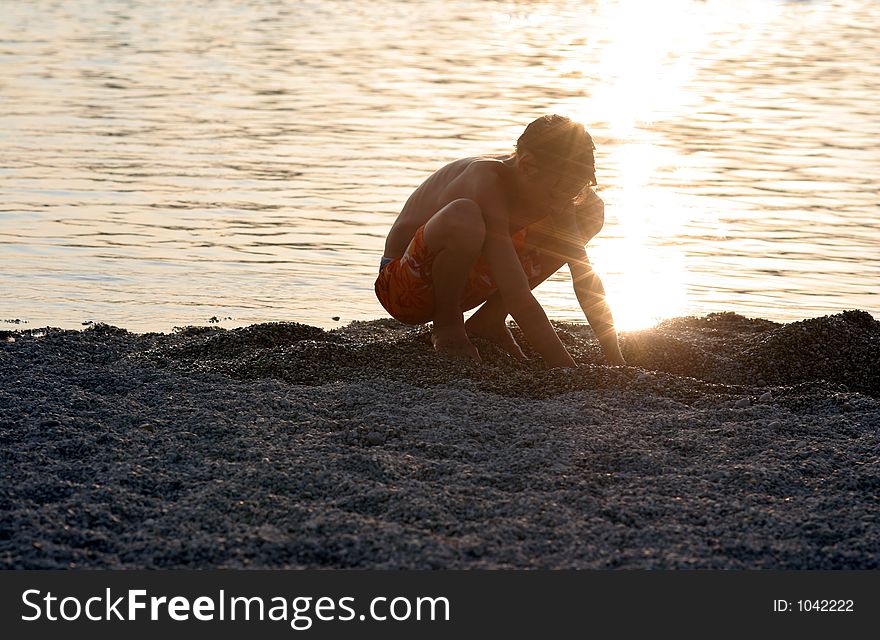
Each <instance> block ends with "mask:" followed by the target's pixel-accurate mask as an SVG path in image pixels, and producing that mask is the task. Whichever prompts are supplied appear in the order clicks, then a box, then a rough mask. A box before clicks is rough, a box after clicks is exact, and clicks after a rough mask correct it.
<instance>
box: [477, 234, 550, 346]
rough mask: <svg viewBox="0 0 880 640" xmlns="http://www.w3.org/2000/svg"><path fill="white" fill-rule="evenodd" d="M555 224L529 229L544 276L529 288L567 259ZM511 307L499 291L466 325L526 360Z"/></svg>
mask: <svg viewBox="0 0 880 640" xmlns="http://www.w3.org/2000/svg"><path fill="white" fill-rule="evenodd" d="M551 229H552V227H551V223H550V222H549V221H546V222H545V221H542V222H541V223H539V224H538V225H535V228H534V229H533V228H531V227H530V228H529V234H528V236H527V239H526V247H527V248H529V249H534V250H537V252H538V258H539V264H540V273H539V275H537V276H536V277H534V278H531V279H530V280H529V288H530V289H534V288H535V287H537V286H538V285H539V284H541V283H542V282H544V280H546V279H547V278H549V277H550V276H552V275H553V274H554V273H556V272H557V271H559V269H560V268H561V267H562V265H564V264H565V259H564V258H563V257H562V254H561V253H560V252H559V250H558V248H557V246H556V244H557V243H556V242H554V240H553V235H552V232H551ZM507 315H508V314H507V307H506V306H505V304H504V301H503V300H502V299H501V295H500V294H499V293H498V292H497V291H495V292H494V293H493V294H492V295H490V296H489V298H488V299H487V300H486V302H485V303H483V305H482V306H481V307H480V308H479V309H478V310H477V311H476V313H474V314H473V315H472V316H471V317H470V318H468V321H467V322H466V323H465V328H466V330H467V333H468V334H470V335H474V336H477V337H480V338H485V339H487V340H489V341H491V342H494V343H496V344H498V345H499V346H500V347H501V348H503V349H504V350H505V351H507V353H509V354H510V355H512V356H514V357H518V358H525V355H524V354H523V352H522V349H520V346H519V345H518V344H517V343H516V340H514V338H513V334H511V333H510V329H508V328H507Z"/></svg>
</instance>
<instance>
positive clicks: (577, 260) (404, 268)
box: [375, 115, 625, 367]
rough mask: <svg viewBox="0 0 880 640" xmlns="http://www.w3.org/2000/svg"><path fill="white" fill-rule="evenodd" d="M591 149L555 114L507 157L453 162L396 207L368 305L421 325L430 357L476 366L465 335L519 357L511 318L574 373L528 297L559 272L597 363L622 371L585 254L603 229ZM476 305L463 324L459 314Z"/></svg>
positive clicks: (550, 360) (586, 138) (578, 127)
mask: <svg viewBox="0 0 880 640" xmlns="http://www.w3.org/2000/svg"><path fill="white" fill-rule="evenodd" d="M593 149H595V146H594V145H593V140H592V138H591V137H590V135H589V134H588V133H587V131H586V130H585V129H584V126H583V125H582V124H580V123H578V122H574V121H572V120H570V119H569V118H566V117H564V116H558V115H552V116H543V117H541V118H538V119H537V120H535V121H534V122H532V123H531V124H530V125H529V126H528V127H526V129H525V131H524V132H523V134H522V135H521V136H520V137H519V140H517V143H516V150H515V153H513V154H510V155H504V156H495V157H479V158H464V159H462V160H457V161H455V162H453V163H451V164H448V165H446V166H445V167H443V168H442V169H440V170H438V171H436V172H435V173H434V174H433V175H431V176H430V177H429V178H428V179H427V180H425V182H423V183H422V185H421V186H420V187H419V188H418V189H416V190H415V191H414V192H413V194H412V195H411V196H410V197H409V199H408V200H407V201H406V204H405V205H404V207H403V210H402V211H401V212H400V215H399V216H398V217H397V220H396V221H395V222H394V225H393V226H392V227H391V231H390V232H389V233H388V238H387V240H386V242H385V254H384V256H383V257H382V261H381V266H380V268H379V277H378V278H377V279H376V285H375V289H376V296H377V297H378V298H379V302H381V303H382V306H383V307H385V309H386V310H387V311H388V313H390V314H391V315H392V316H393V317H395V318H396V319H398V320H400V321H401V322H406V323H408V324H422V323H425V322H428V321H432V322H433V323H434V324H433V330H432V334H431V337H432V342H433V344H434V349H435V350H436V351H437V352H440V353H447V354H449V355H453V356H464V357H468V358H472V359H474V360H476V361H478V362H479V360H480V356H479V353H478V352H477V350H476V348H475V347H474V346H473V344H471V341H470V340H469V339H468V334H470V335H473V336H479V337H482V338H486V339H489V340H491V341H493V342H495V343H496V344H498V345H500V346H501V347H502V348H503V349H504V350H505V351H507V353H509V354H510V355H512V356H514V357H518V358H524V357H525V356H524V355H523V352H522V350H521V349H520V347H519V345H518V344H517V343H516V341H515V340H514V338H513V335H512V334H511V333H510V330H509V329H508V328H507V324H506V322H505V321H506V319H507V315H508V314H510V315H511V316H513V319H514V320H515V321H516V323H517V325H519V328H520V329H521V330H522V332H523V335H525V337H526V339H527V340H528V341H529V342H530V343H531V344H532V346H533V347H534V348H535V350H536V351H537V352H538V353H539V354H541V356H542V357H543V359H544V361H545V362H546V363H547V365H548V366H550V367H574V366H575V363H574V360H572V358H571V355H569V353H568V351H566V349H565V347H564V346H563V344H562V342H561V341H560V340H559V337H558V336H557V335H556V332H555V331H554V329H553V327H552V325H551V324H550V321H549V320H548V319H547V315H546V314H545V313H544V310H543V309H542V308H541V305H540V304H539V303H538V301H537V300H536V299H535V297H534V296H533V295H532V292H531V289H533V288H534V287H536V286H538V285H539V284H540V283H541V282H543V281H544V280H546V279H547V278H548V277H550V276H551V275H552V274H553V273H555V272H556V271H557V270H558V269H559V268H560V267H561V266H562V265H563V264H564V263H568V265H569V269H570V270H571V276H572V282H573V285H574V291H575V295H576V296H577V299H578V302H579V303H580V306H581V308H582V309H583V310H584V314H585V315H586V317H587V320H588V321H589V323H590V326H591V327H592V328H593V331H594V332H595V333H596V336H597V337H598V339H599V343H600V344H601V345H602V351H603V353H604V354H605V358H606V359H607V360H608V362H609V363H610V364H612V365H622V364H625V362H624V360H623V356H622V355H621V353H620V348H619V347H618V344H617V332H616V331H615V329H614V321H613V319H612V317H611V311H610V310H609V308H608V305H607V303H606V301H605V290H604V288H603V286H602V282H601V280H600V279H599V276H598V275H596V273H595V272H594V271H593V269H592V267H591V265H590V262H589V260H588V259H587V254H586V253H585V251H584V245H585V244H586V243H587V242H588V241H589V240H590V239H591V238H592V237H593V236H595V235H596V234H597V233H598V232H599V230H600V229H601V228H602V225H603V224H604V204H603V202H602V200H601V199H599V197H598V196H597V195H596V194H595V193H594V192H593V190H592V189H591V188H590V187H591V186H593V185H595V184H596V174H595V164H594V159H593ZM483 302H485V304H483V306H482V307H481V308H480V309H479V310H478V311H477V312H476V313H475V314H474V315H473V316H472V317H471V318H470V319H469V320H468V321H467V322H464V317H463V315H462V313H463V312H464V311H467V310H468V309H472V308H474V307H476V306H477V305H479V304H481V303H483Z"/></svg>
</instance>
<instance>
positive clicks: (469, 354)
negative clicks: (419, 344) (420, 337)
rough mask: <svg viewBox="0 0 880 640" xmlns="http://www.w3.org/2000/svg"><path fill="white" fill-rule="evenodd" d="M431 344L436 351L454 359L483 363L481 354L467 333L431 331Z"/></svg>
mask: <svg viewBox="0 0 880 640" xmlns="http://www.w3.org/2000/svg"><path fill="white" fill-rule="evenodd" d="M431 342H432V343H433V344H434V351H436V352H437V353H443V354H445V355H448V356H452V357H453V358H466V359H468V360H473V361H474V362H481V360H480V352H479V351H477V348H476V347H475V346H474V345H473V344H472V343H471V341H470V340H468V337H467V334H465V333H461V334H459V333H453V334H450V333H442V332H437V331H433V330H432V331H431Z"/></svg>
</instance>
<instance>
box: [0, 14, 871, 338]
mask: <svg viewBox="0 0 880 640" xmlns="http://www.w3.org/2000/svg"><path fill="white" fill-rule="evenodd" d="M0 11H2V13H0V15H2V18H0V294H2V295H0V321H2V320H6V319H14V318H20V319H23V320H27V321H28V322H29V323H30V325H31V326H41V325H45V324H51V325H54V326H64V327H78V326H80V324H81V323H82V322H86V321H90V320H94V321H103V322H107V323H111V324H116V325H119V326H124V327H127V328H130V329H137V330H161V331H167V330H169V329H170V328H171V327H173V326H175V325H184V324H204V323H206V322H207V321H208V320H209V319H210V318H217V319H221V320H222V321H223V325H224V326H233V325H241V324H250V323H253V322H262V321H275V320H297V321H301V322H307V323H310V324H315V325H319V326H325V327H329V326H334V325H335V324H336V323H337V321H336V320H334V319H333V318H334V317H338V318H339V319H340V320H339V321H338V322H339V323H344V322H346V321H349V320H352V319H368V318H376V317H381V316H384V315H386V314H385V312H384V311H383V310H382V308H381V307H380V306H379V304H378V302H377V301H376V300H375V297H374V295H373V292H372V284H373V279H374V278H375V272H376V268H377V262H378V259H379V256H380V255H381V252H382V247H383V243H384V236H385V233H386V232H387V230H388V228H389V227H390V225H391V223H392V222H393V220H394V217H395V216H396V214H397V212H398V211H399V210H400V207H401V206H402V204H403V202H404V201H405V200H406V198H407V196H408V195H409V193H410V192H411V191H412V189H414V188H415V187H416V186H418V184H419V183H420V182H421V180H422V179H424V178H425V177H426V176H427V175H428V174H429V173H430V172H431V171H432V170H433V169H435V168H437V167H438V166H440V165H441V164H444V163H445V162H447V161H450V160H452V159H455V158H457V157H461V156H465V155H478V154H483V153H486V154H488V153H499V152H504V151H507V150H508V149H509V148H510V147H511V145H512V143H513V141H514V140H515V139H516V137H517V136H518V135H519V133H520V131H521V129H522V127H523V126H524V125H525V124H526V123H527V122H529V121H530V120H531V119H533V118H534V117H536V116H537V115H540V114H542V113H546V112H554V111H555V112H562V113H566V114H569V115H571V116H574V117H576V118H579V119H582V120H583V121H584V122H585V123H586V124H587V126H588V128H589V129H590V131H591V132H592V134H593V136H594V138H595V140H596V143H597V145H598V151H597V163H598V174H599V182H600V186H599V193H600V195H601V196H602V197H603V198H604V199H605V201H606V204H607V222H606V226H605V229H604V230H603V232H602V233H601V235H599V236H598V237H597V238H596V239H595V240H594V241H593V242H591V243H590V245H589V246H588V253H589V255H590V256H591V259H592V260H593V262H594V264H595V265H596V268H597V269H598V271H599V272H600V273H601V274H602V275H603V279H604V281H605V285H606V288H607V289H608V293H609V297H610V299H611V303H612V308H613V310H614V312H615V315H616V317H617V318H618V322H619V324H620V325H621V326H622V327H623V328H637V327H643V326H647V325H649V324H652V323H653V322H654V321H656V320H657V319H659V318H664V317H669V316H677V315H684V314H703V313H707V312H710V311H725V310H730V311H737V312H739V313H743V314H745V315H750V316H761V317H766V318H771V319H778V320H785V319H796V318H804V317H812V316H817V315H823V314H826V313H833V312H836V311H839V310H842V309H848V308H862V309H866V310H868V311H871V312H872V313H874V314H875V316H877V315H880V285H878V283H880V250H878V248H880V187H878V184H880V183H878V178H880V151H878V140H880V106H878V105H880V102H878V100H877V89H878V87H880V38H877V35H876V34H877V33H880V3H877V2H873V1H872V2H867V1H865V2H860V1H858V0H854V1H852V2H791V3H785V2H772V1H770V0H761V1H746V2H733V1H732V0H731V1H727V2H718V1H715V2H713V1H707V2H690V1H672V0H669V1H664V2H648V1H645V2H633V1H623V0H621V1H619V2H611V1H608V2H585V1H581V2H566V1H561V0H560V1H554V2H523V1H518V2H489V1H484V2H480V1H476V0H463V1H451V2H450V1H445V2H441V1H439V0H437V1H423V2H404V1H400V0H375V1H373V2H369V3H359V2H324V1H321V2H318V1H312V2H309V1H294V0H290V1H289V2H283V1H276V2H270V1H257V0H212V1H210V2H207V1H203V0H196V1H190V2H177V1H171V0H158V1H157V0H150V1H149V2H146V1H144V2H138V1H134V0H126V1H122V0H120V1H111V0H107V1H98V0H82V1H78V2H60V1H56V2H46V1H33V2H17V1H15V2H13V1H0ZM538 297H539V299H540V300H541V301H542V302H543V303H544V304H545V306H546V307H547V309H548V312H549V315H550V316H551V317H554V318H557V319H564V320H581V321H582V320H583V315H582V314H581V313H580V311H579V309H578V307H577V303H576V300H575V298H574V295H573V294H572V292H571V286H570V284H569V282H568V276H567V273H560V274H557V275H556V276H554V278H553V279H551V280H550V281H549V282H547V283H545V284H544V285H543V286H542V287H541V288H540V289H539V290H538ZM0 326H3V325H0Z"/></svg>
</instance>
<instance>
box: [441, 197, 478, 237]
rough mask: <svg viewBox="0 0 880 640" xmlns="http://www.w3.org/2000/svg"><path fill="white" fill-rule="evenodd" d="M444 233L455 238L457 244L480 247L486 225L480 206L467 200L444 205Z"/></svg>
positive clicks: (460, 199) (462, 199) (463, 199)
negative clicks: (462, 243)
mask: <svg viewBox="0 0 880 640" xmlns="http://www.w3.org/2000/svg"><path fill="white" fill-rule="evenodd" d="M443 218H444V220H443V227H444V231H445V233H446V234H447V235H448V236H450V237H454V238H456V241H457V242H462V241H464V242H466V243H467V244H474V245H476V246H482V244H483V239H484V238H485V235H486V223H485V221H484V220H483V210H482V209H481V208H480V205H479V204H477V203H476V202H475V201H474V200H470V199H469V198H459V199H458V200H453V201H452V202H450V203H449V204H448V205H446V207H445V210H444V212H443Z"/></svg>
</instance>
